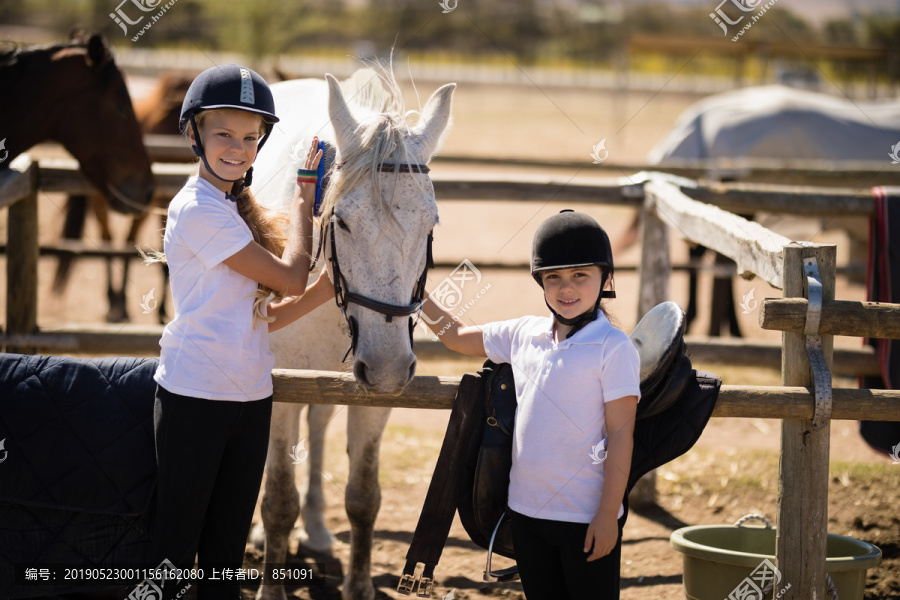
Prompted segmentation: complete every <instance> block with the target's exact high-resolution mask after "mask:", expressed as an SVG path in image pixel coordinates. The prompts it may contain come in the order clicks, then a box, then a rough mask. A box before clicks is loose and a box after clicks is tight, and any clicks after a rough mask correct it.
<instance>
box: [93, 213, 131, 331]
mask: <svg viewBox="0 0 900 600" xmlns="http://www.w3.org/2000/svg"><path fill="white" fill-rule="evenodd" d="M91 207H92V208H93V211H94V216H96V217H97V223H98V224H99V225H100V236H101V238H102V239H103V242H104V244H105V245H106V246H111V245H112V229H110V227H109V206H108V205H107V202H106V198H104V197H102V196H91ZM114 260H115V259H113V258H112V257H107V258H106V299H107V301H108V303H109V308H108V309H107V311H106V321H107V323H121V322H123V321H127V320H128V310H127V309H126V308H125V291H124V289H125V288H124V283H123V285H122V291H121V292H119V291H116V289H115V285H114V277H113V261H114ZM126 271H127V270H126ZM126 274H127V273H126Z"/></svg>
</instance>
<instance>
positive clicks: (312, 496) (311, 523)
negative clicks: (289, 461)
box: [300, 404, 334, 554]
mask: <svg viewBox="0 0 900 600" xmlns="http://www.w3.org/2000/svg"><path fill="white" fill-rule="evenodd" d="M333 414H334V406H333V405H331V404H310V405H309V412H308V413H307V422H308V423H309V462H308V463H307V465H308V467H309V472H308V477H307V482H308V483H307V485H308V487H307V489H306V495H305V501H304V502H303V506H302V508H301V509H300V516H301V518H302V519H303V528H304V530H305V531H306V536H305V537H304V538H303V539H302V544H303V546H304V547H305V548H307V549H309V550H311V551H313V552H317V553H327V554H331V549H332V545H333V544H334V537H333V536H332V535H331V532H329V531H328V527H327V526H326V525H325V494H324V491H323V489H322V472H323V469H324V458H325V434H326V430H327V428H328V423H329V421H331V417H332V415H333Z"/></svg>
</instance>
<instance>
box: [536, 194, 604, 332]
mask: <svg viewBox="0 0 900 600" xmlns="http://www.w3.org/2000/svg"><path fill="white" fill-rule="evenodd" d="M591 265H597V266H598V267H600V269H601V271H602V272H603V279H602V287H601V291H600V295H599V296H598V297H597V302H596V303H595V305H594V307H593V308H592V309H591V310H588V311H586V312H584V313H582V314H580V315H578V316H577V317H573V318H571V319H568V318H565V317H563V316H561V315H560V314H558V313H557V312H556V311H554V310H553V309H552V308H550V305H549V304H547V307H548V308H550V312H552V313H553V316H554V317H555V318H556V319H557V320H558V321H559V322H560V323H563V324H565V325H574V326H575V328H574V329H573V330H572V331H571V332H570V333H569V336H571V335H573V334H574V333H575V332H576V331H577V330H578V329H581V327H583V326H584V325H585V324H587V323H589V322H590V321H593V320H594V319H596V318H597V312H598V311H599V310H600V300H601V299H602V298H615V297H616V292H615V289H605V288H606V282H607V281H609V280H611V279H612V276H613V271H614V266H613V255H612V245H611V244H610V241H609V236H608V235H606V231H604V230H603V227H601V226H600V224H599V223H597V221H595V220H594V219H593V217H591V216H589V215H586V214H584V213H579V212H575V211H572V210H568V209H567V210H563V211H560V213H559V214H556V215H553V216H552V217H550V218H549V219H547V220H546V221H544V222H543V223H541V225H540V227H538V230H537V232H535V234H534V241H533V242H532V247H531V276H532V277H534V280H535V281H537V283H538V285H540V286H541V287H542V288H543V287H544V282H543V280H542V279H541V272H542V271H551V270H554V269H572V268H575V267H587V266H591ZM545 302H546V299H545Z"/></svg>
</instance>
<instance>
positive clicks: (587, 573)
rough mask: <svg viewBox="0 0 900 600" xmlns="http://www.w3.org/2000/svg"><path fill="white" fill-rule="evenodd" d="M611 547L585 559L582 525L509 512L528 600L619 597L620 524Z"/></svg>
mask: <svg viewBox="0 0 900 600" xmlns="http://www.w3.org/2000/svg"><path fill="white" fill-rule="evenodd" d="M624 524H625V522H624V519H620V520H619V540H618V541H617V542H616V545H615V547H614V548H613V549H612V551H611V552H610V553H609V554H607V555H606V556H604V557H603V558H599V559H597V560H594V561H591V562H588V561H587V557H588V553H585V552H584V538H585V536H586V535H587V528H588V526H587V523H569V522H564V521H548V520H545V519H535V518H532V517H526V516H525V515H522V514H519V513H517V512H513V513H512V534H513V545H514V547H515V552H516V564H517V565H518V566H519V575H520V577H521V578H522V589H523V590H524V592H525V597H526V598H527V599H528V600H561V599H566V598H568V599H570V600H576V599H577V600H618V598H619V563H620V561H621V557H622V527H623V526H624Z"/></svg>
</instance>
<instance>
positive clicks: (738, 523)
mask: <svg viewBox="0 0 900 600" xmlns="http://www.w3.org/2000/svg"><path fill="white" fill-rule="evenodd" d="M747 521H762V522H763V523H764V524H765V526H766V529H772V521H770V520H768V519H767V518H765V517H764V516H763V515H757V514H754V513H750V514H749V515H744V516H743V517H741V518H740V519H738V520H737V521H735V523H734V524H735V526H736V527H741V526H742V525H743V524H744V523H746V522H747Z"/></svg>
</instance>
